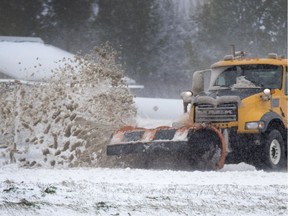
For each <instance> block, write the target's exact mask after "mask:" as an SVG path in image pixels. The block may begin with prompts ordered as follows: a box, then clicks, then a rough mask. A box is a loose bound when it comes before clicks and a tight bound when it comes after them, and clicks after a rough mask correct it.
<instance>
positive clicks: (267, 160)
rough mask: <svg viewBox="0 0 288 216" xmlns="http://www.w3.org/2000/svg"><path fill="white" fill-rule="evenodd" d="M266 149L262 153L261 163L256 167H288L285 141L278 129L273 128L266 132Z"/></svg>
mask: <svg viewBox="0 0 288 216" xmlns="http://www.w3.org/2000/svg"><path fill="white" fill-rule="evenodd" d="M265 138H266V139H265V140H264V142H265V143H264V144H265V145H264V146H263V147H264V149H263V150H262V154H261V155H260V157H261V158H260V161H261V163H260V164H258V166H256V168H261V169H264V170H275V171H276V170H283V169H285V168H286V169H287V157H286V154H285V143H284V140H283V137H282V135H281V133H280V132H279V131H278V130H275V129H274V130H271V131H270V132H268V133H267V134H265Z"/></svg>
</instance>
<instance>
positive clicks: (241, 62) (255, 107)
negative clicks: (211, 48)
mask: <svg viewBox="0 0 288 216" xmlns="http://www.w3.org/2000/svg"><path fill="white" fill-rule="evenodd" d="M205 72H207V70H206V71H205ZM200 75H202V73H201V72H200V73H197V72H196V73H194V76H193V87H192V94H190V95H191V97H193V99H191V98H189V97H188V98H187V97H186V98H185V97H183V100H184V104H185V102H186V105H187V103H191V109H190V112H189V117H190V119H191V121H192V123H201V124H211V125H213V126H215V127H216V128H218V129H219V130H220V131H221V132H222V134H223V136H224V137H225V140H226V144H227V149H226V152H227V158H226V162H231V163H235V162H242V161H244V162H248V163H250V164H253V165H255V166H256V167H257V168H260V169H272V170H275V169H282V168H283V167H287V128H288V113H287V109H288V83H287V82H288V72H287V59H284V58H280V57H278V56H277V55H276V54H269V55H268V57H267V58H245V57H244V56H243V55H240V56H233V55H231V56H230V55H229V56H225V57H224V59H223V60H221V61H219V62H217V63H215V64H213V65H212V66H211V69H210V84H209V87H208V89H207V90H204V84H203V85H202V89H201V88H199V80H202V81H203V80H204V79H203V78H200V79H199V76H200ZM192 95H193V96H192Z"/></svg>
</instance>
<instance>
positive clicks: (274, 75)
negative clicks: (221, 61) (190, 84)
mask: <svg viewBox="0 0 288 216" xmlns="http://www.w3.org/2000/svg"><path fill="white" fill-rule="evenodd" d="M212 74H213V75H214V76H212V77H211V86H210V89H219V88H269V89H281V84H282V82H281V80H282V67H281V66H277V65H236V66H231V67H228V68H227V67H223V68H216V69H214V73H213V72H212Z"/></svg>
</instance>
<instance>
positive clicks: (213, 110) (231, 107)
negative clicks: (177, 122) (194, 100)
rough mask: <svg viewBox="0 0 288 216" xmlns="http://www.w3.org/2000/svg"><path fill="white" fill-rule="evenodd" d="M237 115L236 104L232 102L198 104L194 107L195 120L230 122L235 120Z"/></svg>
mask: <svg viewBox="0 0 288 216" xmlns="http://www.w3.org/2000/svg"><path fill="white" fill-rule="evenodd" d="M237 116H238V115H237V104H234V103H229V104H227V103H225V104H219V105H217V106H213V105H211V104H198V105H197V106H196V107H195V120H196V122H231V121H237Z"/></svg>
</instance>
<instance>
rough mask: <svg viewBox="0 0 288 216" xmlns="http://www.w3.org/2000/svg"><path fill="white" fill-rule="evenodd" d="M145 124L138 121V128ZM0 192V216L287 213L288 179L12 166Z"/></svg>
mask: <svg viewBox="0 0 288 216" xmlns="http://www.w3.org/2000/svg"><path fill="white" fill-rule="evenodd" d="M148 122H149V124H152V123H151V120H150V121H148V120H147V119H146V121H145V119H138V124H139V123H141V124H142V126H147V124H148ZM163 123H165V122H163V120H162V121H154V125H155V126H157V125H158V124H163ZM166 124H168V125H169V121H166ZM151 126H152V125H151ZM0 191H1V195H0V215H9V216H10V215H11V216H12V215H49V216H50V215H69V216H73V215H75V216H76V215H77V216H78V215H145V216H147V215H208V216H210V215H227V216H228V215H235V216H236V215H259V216H260V215H261V216H264V215H267V216H268V215H269V216H270V215H287V213H288V206H287V203H288V174H287V173H285V172H270V173H269V172H264V171H256V170H255V168H254V167H253V166H250V165H247V164H244V163H241V164H238V165H226V166H225V167H224V168H223V169H222V170H220V171H189V172H188V171H175V170H174V171H173V170H145V169H131V168H125V169H120V168H99V167H98V168H70V169H64V168H58V169H56V168H33V169H27V168H26V169H25V168H19V167H18V166H17V165H15V164H12V165H5V166H2V167H0Z"/></svg>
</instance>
